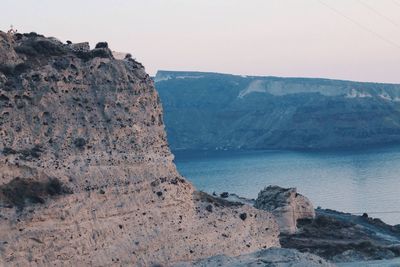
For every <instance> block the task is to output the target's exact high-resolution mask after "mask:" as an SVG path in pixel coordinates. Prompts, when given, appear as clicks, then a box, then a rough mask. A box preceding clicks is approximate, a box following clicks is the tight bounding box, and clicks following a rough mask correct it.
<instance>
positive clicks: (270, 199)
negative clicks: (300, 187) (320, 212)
mask: <svg viewBox="0 0 400 267" xmlns="http://www.w3.org/2000/svg"><path fill="white" fill-rule="evenodd" d="M254 207H255V208H257V209H261V210H266V211H270V212H272V214H273V215H275V218H276V220H277V222H278V225H279V229H280V231H281V233H285V234H293V233H295V232H296V230H297V221H298V220H301V219H314V218H315V211H314V207H313V205H312V203H311V201H310V200H309V199H308V198H306V197H305V196H303V195H301V194H299V193H297V190H296V188H282V187H279V186H268V187H266V188H264V189H263V190H261V191H260V193H258V197H257V199H256V201H255V203H254Z"/></svg>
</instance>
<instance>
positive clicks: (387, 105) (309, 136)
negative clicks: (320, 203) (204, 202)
mask: <svg viewBox="0 0 400 267" xmlns="http://www.w3.org/2000/svg"><path fill="white" fill-rule="evenodd" d="M155 82H156V87H157V90H158V91H159V94H160V97H161V99H162V102H163V105H164V109H165V124H166V127H167V133H168V138H169V142H170V145H171V147H172V149H173V150H174V149H276V148H278V149H330V148H365V147H370V146H372V145H387V144H399V143H400V85H395V84H377V83H360V82H349V81H337V80H327V79H305V78H277V77H255V76H235V75H227V74H217V73H202V72H169V71H160V72H158V73H157V75H156V77H155Z"/></svg>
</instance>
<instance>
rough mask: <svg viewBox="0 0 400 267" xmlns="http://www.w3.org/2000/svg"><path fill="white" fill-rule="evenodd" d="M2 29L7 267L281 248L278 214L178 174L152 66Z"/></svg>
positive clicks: (0, 232) (2, 254) (1, 177)
mask: <svg viewBox="0 0 400 267" xmlns="http://www.w3.org/2000/svg"><path fill="white" fill-rule="evenodd" d="M74 47H75V46H73V45H71V44H63V43H61V42H60V41H58V40H57V39H55V38H46V37H44V36H41V35H37V34H35V33H31V34H16V35H7V34H5V33H2V32H0V204H1V207H0V210H1V213H0V264H1V265H7V266H9V265H11V266H29V265H32V266H43V265H56V266H74V265H75V266H78V265H79V266H82V265H83V266H84V265H92V266H110V265H115V266H120V265H123V266H124V265H130V266H132V265H134V266H150V265H152V264H156V263H160V264H170V263H173V262H177V261H188V260H196V259H199V258H204V257H210V256H213V255H216V254H226V255H229V256H237V255H239V254H242V253H250V252H254V251H256V250H259V249H262V248H269V247H274V246H279V241H278V226H277V224H276V222H275V220H274V218H273V216H272V215H271V214H270V213H268V212H264V211H260V210H256V209H254V208H252V207H250V206H246V205H242V204H240V203H230V202H227V201H221V200H219V199H216V198H214V197H211V196H209V195H207V194H204V193H200V192H196V191H195V189H194V188H193V186H192V185H191V184H190V183H189V182H187V181H186V180H185V179H184V178H183V177H182V176H180V174H179V173H178V172H177V170H176V168H175V165H174V163H173V155H172V154H171V152H170V150H169V148H168V144H167V141H166V135H165V132H164V123H163V118H162V107H161V104H160V99H159V97H158V94H157V92H156V90H155V88H154V85H153V82H152V80H151V79H150V77H149V76H148V75H147V74H146V72H145V70H144V68H143V66H142V65H141V64H140V63H138V62H136V61H135V60H133V59H131V58H129V57H127V58H126V59H124V60H116V59H115V58H114V57H113V55H112V53H111V51H110V49H109V48H108V47H107V44H106V43H101V45H99V46H97V48H95V49H92V50H87V49H75V48H74Z"/></svg>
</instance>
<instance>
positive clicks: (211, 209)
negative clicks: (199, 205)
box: [206, 204, 213, 212]
mask: <svg viewBox="0 0 400 267" xmlns="http://www.w3.org/2000/svg"><path fill="white" fill-rule="evenodd" d="M206 210H207V211H208V212H212V211H213V206H212V205H211V204H210V205H207V207H206Z"/></svg>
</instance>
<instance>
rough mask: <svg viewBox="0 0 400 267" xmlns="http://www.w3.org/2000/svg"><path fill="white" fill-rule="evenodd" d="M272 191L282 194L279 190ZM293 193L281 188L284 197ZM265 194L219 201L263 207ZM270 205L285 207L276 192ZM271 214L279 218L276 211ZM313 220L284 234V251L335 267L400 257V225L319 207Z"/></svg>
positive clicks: (305, 220)
mask: <svg viewBox="0 0 400 267" xmlns="http://www.w3.org/2000/svg"><path fill="white" fill-rule="evenodd" d="M273 188H275V191H277V190H279V188H278V187H273ZM293 190H295V189H293V188H292V189H283V188H281V194H284V193H285V192H288V191H291V192H293ZM263 191H265V190H263ZM263 191H261V192H260V194H259V196H258V198H257V199H246V198H243V197H239V196H238V195H236V194H229V193H228V192H223V193H221V194H219V197H221V198H225V199H229V200H231V201H239V202H242V203H246V204H249V205H254V206H255V207H257V206H258V207H260V205H256V203H259V202H262V201H265V196H263V194H262V192H263ZM214 194H215V195H217V194H216V193H214ZM271 196H273V198H271ZM263 197H264V199H263ZM260 198H261V199H260ZM279 199H280V200H279ZM267 202H269V204H268V206H269V207H273V206H274V205H277V204H279V202H280V203H282V199H281V197H279V193H278V194H277V193H276V192H275V193H274V194H272V195H271V194H269V195H268V196H267ZM287 204H290V201H287ZM278 206H279V205H278ZM284 206H285V205H282V204H281V208H280V209H278V213H281V214H285V213H287V209H285V207H284ZM286 206H287V205H286ZM310 208H311V207H310ZM267 210H268V209H267ZM269 211H270V212H272V213H273V214H275V215H276V212H274V210H273V209H269ZM294 214H296V213H294ZM301 214H304V213H301ZM294 216H297V215H294ZM310 217H312V216H310ZM310 217H309V218H301V219H296V225H295V226H296V231H291V232H287V231H286V232H282V231H281V234H280V236H279V239H280V243H281V246H282V248H288V249H296V250H297V251H300V252H305V253H312V254H315V255H318V256H320V257H322V258H323V259H325V260H327V261H329V262H334V263H351V262H363V261H376V260H392V259H395V258H398V257H400V225H395V226H393V225H389V224H386V223H384V222H383V221H381V220H380V219H378V218H371V217H368V215H367V214H363V215H361V216H357V215H352V214H349V213H343V212H339V211H335V210H331V209H322V208H320V207H318V208H317V209H315V216H314V218H310ZM278 221H279V220H278ZM292 228H293V226H292Z"/></svg>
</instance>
